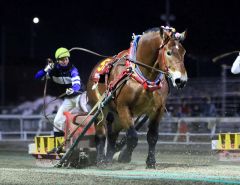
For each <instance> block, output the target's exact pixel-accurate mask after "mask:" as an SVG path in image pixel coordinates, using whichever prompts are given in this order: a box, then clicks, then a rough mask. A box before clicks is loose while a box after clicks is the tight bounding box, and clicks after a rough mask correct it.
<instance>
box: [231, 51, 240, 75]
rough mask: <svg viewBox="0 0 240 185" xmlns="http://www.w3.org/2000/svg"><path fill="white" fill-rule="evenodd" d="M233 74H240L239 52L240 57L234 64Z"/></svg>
mask: <svg viewBox="0 0 240 185" xmlns="http://www.w3.org/2000/svg"><path fill="white" fill-rule="evenodd" d="M231 72H232V73H233V74H238V73H240V52H239V55H238V56H237V58H236V59H235V61H234V62H233V65H232V68H231Z"/></svg>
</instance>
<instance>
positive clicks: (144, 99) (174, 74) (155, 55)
mask: <svg viewBox="0 0 240 185" xmlns="http://www.w3.org/2000/svg"><path fill="white" fill-rule="evenodd" d="M185 35H186V32H182V33H178V32H176V31H175V29H174V28H169V27H163V26H162V27H160V28H153V29H150V30H148V31H146V32H145V33H143V35H137V36H134V40H133V41H132V42H131V47H130V49H129V50H126V51H123V52H121V53H120V54H118V56H116V57H113V58H108V59H105V60H103V61H101V62H100V63H99V64H98V65H97V66H96V67H95V68H94V70H93V71H92V73H91V76H90V78H89V81H88V84H87V95H88V98H89V104H90V105H91V106H94V105H95V104H96V103H97V102H98V101H99V97H100V94H102V93H104V92H105V90H106V89H107V88H109V84H110V85H113V84H114V82H115V84H117V83H116V81H118V79H120V78H121V75H122V74H123V73H124V72H125V73H129V74H130V78H129V79H128V80H127V81H126V83H124V85H123V86H122V87H121V88H119V89H118V90H117V91H116V93H115V96H114V98H113V99H112V100H111V101H110V103H109V104H108V105H107V106H106V107H104V109H103V114H104V116H105V118H106V119H104V120H101V119H100V118H98V121H99V123H98V124H97V125H96V138H95V139H96V140H95V141H96V148H97V164H98V165H101V164H105V163H111V162H112V159H113V155H114V153H115V146H116V140H117V138H118V135H119V132H120V131H122V130H125V131H126V139H127V142H126V146H125V148H123V149H122V150H121V151H120V154H119V156H118V161H119V162H123V163H124V162H125V163H126V162H130V161H131V156H132V152H133V149H134V148H135V147H136V146H137V142H138V136H137V132H136V129H135V127H134V118H136V117H138V116H140V115H143V114H145V115H147V116H148V118H149V126H148V127H149V129H148V132H147V142H148V145H149V149H148V156H147V159H146V165H147V168H155V165H156V160H155V146H156V143H157V140H158V126H159V122H160V120H161V117H162V116H163V113H164V110H165V105H166V100H167V96H168V93H169V84H168V81H167V78H169V79H171V80H169V81H171V82H172V84H173V86H174V87H176V88H178V89H180V88H183V87H184V86H185V84H186V82H187V72H186V69H185V66H184V55H185V49H184V48H183V46H182V44H181V43H180V41H183V40H184V39H185ZM109 61H110V62H109ZM142 64H145V65H144V66H143V65H142ZM109 66H111V67H109ZM101 69H108V70H105V71H108V72H107V73H105V74H104V75H103V74H100V73H99V71H101ZM96 76H97V77H96ZM95 77H96V78H98V80H97V81H96V78H95ZM97 84H98V85H97ZM96 85H97V88H95V87H96ZM99 117H100V116H99ZM106 138H107V150H106V151H107V152H106V154H105V153H104V147H105V141H106Z"/></svg>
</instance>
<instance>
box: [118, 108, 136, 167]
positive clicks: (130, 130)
mask: <svg viewBox="0 0 240 185" xmlns="http://www.w3.org/2000/svg"><path fill="white" fill-rule="evenodd" d="M118 115H119V119H120V122H121V126H122V128H123V129H125V130H127V132H126V137H127V144H126V146H125V147H124V148H123V150H121V151H120V154H119V157H118V161H119V162H123V163H128V162H130V161H131V158H132V152H133V150H134V148H135V147H136V146H137V143H138V135H137V131H136V129H135V127H134V121H133V118H132V115H131V113H130V110H129V108H128V107H127V106H123V107H119V108H118Z"/></svg>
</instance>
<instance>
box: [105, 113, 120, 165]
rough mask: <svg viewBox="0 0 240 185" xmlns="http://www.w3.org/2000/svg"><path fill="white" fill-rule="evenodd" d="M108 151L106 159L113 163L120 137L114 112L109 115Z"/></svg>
mask: <svg viewBox="0 0 240 185" xmlns="http://www.w3.org/2000/svg"><path fill="white" fill-rule="evenodd" d="M106 120H107V141H108V142H107V143H108V144H107V153H106V161H107V162H108V163H112V160H113V155H114V153H115V150H116V141H117V138H118V134H119V131H116V129H114V124H113V122H114V115H113V114H112V113H109V114H108V115H107V118H106Z"/></svg>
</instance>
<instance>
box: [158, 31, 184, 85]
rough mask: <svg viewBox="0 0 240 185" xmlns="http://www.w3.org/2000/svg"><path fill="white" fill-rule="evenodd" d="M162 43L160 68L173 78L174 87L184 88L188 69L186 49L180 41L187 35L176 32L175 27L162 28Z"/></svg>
mask: <svg viewBox="0 0 240 185" xmlns="http://www.w3.org/2000/svg"><path fill="white" fill-rule="evenodd" d="M160 37H161V43H160V44H161V45H160V48H159V55H158V61H161V62H160V63H159V65H160V68H161V69H162V70H163V71H165V72H166V73H167V74H168V75H169V76H170V78H171V80H172V84H173V86H174V87H177V88H179V89H181V88H183V87H184V86H185V84H186V82H187V79H188V77H187V71H186V69H185V66H184V55H185V52H186V51H185V49H184V48H183V46H182V44H181V43H180V42H181V41H183V40H184V39H185V37H186V31H184V32H183V33H177V32H175V29H171V28H170V29H166V28H165V27H161V28H160Z"/></svg>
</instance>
